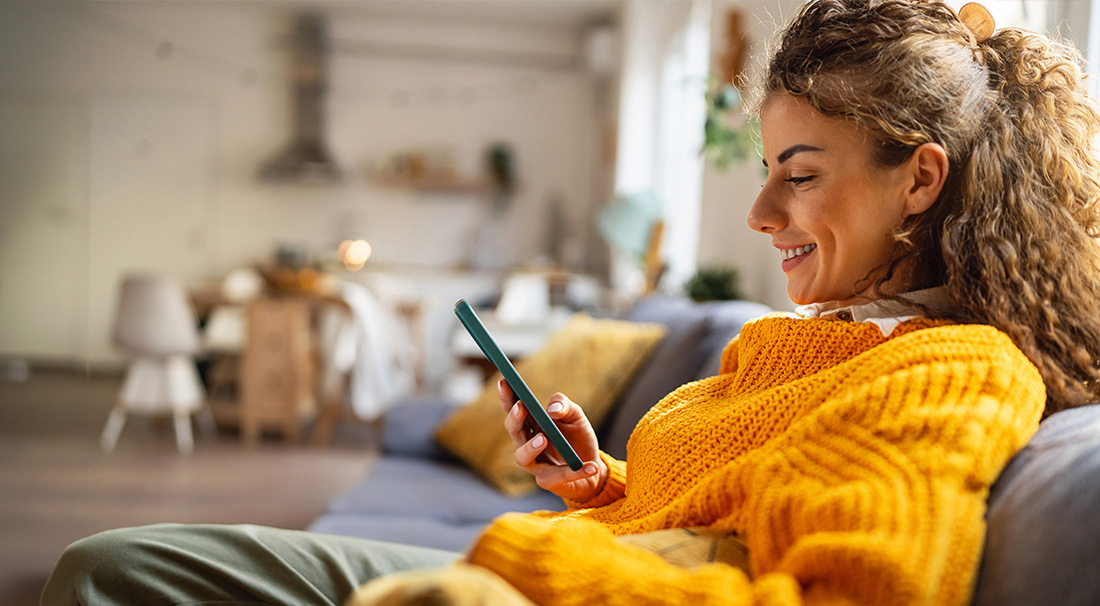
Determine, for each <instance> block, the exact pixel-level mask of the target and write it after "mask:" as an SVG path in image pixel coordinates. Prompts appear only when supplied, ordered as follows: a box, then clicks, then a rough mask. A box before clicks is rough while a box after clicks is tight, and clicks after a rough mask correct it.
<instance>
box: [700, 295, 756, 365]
mask: <svg viewBox="0 0 1100 606" xmlns="http://www.w3.org/2000/svg"><path fill="white" fill-rule="evenodd" d="M703 306H704V307H705V308H706V312H707V321H708V322H709V323H710V328H709V329H708V331H707V338H706V340H704V341H703V350H704V351H706V356H707V357H706V359H705V360H704V361H703V365H702V366H701V367H700V369H699V373H698V374H697V375H696V376H695V379H696V380H698V379H705V378H707V377H713V376H714V375H716V374H718V369H719V367H720V366H721V365H722V350H724V349H725V348H726V345H727V344H728V343H729V342H730V341H732V340H733V338H734V337H736V336H737V335H739V334H741V327H743V326H744V325H745V322H748V321H749V320H755V319H757V318H760V317H763V316H766V315H768V314H770V313H772V312H773V311H775V310H773V309H772V308H770V307H768V306H767V305H764V304H762V303H753V302H752V301H712V302H709V303H704V304H703Z"/></svg>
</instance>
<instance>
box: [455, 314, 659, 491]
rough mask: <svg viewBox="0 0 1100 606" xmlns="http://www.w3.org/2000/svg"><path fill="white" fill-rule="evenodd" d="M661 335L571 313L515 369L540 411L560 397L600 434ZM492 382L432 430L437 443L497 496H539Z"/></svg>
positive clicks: (649, 327)
mask: <svg viewBox="0 0 1100 606" xmlns="http://www.w3.org/2000/svg"><path fill="white" fill-rule="evenodd" d="M665 332H667V329H666V328H665V327H664V326H661V325H660V324H643V323H638V322H624V321H621V320H607V319H595V318H591V317H588V316H585V315H583V314H577V315H575V316H574V317H573V318H572V319H571V320H570V321H569V323H568V324H567V325H566V326H565V327H564V328H562V329H561V330H559V331H557V332H556V333H554V334H553V335H551V336H550V339H549V340H548V341H547V342H546V344H545V345H544V346H543V347H542V348H541V349H540V350H539V351H538V352H536V353H535V354H534V355H532V356H530V357H528V358H525V359H523V360H521V361H520V362H519V363H518V364H517V365H516V368H517V370H518V371H519V373H520V374H521V375H522V376H523V378H524V380H525V381H526V382H527V384H528V386H529V387H530V388H531V391H533V392H534V394H535V397H537V398H538V399H539V400H540V401H541V402H542V403H543V405H544V406H545V405H546V401H547V399H548V398H549V397H550V396H551V395H553V394H554V393H556V392H559V391H560V392H563V393H565V394H567V395H569V397H570V398H572V399H573V400H574V401H575V402H577V403H578V404H580V405H581V406H582V407H584V411H585V414H586V415H587V416H588V419H589V421H591V422H592V425H593V426H594V427H596V428H599V426H600V423H601V421H602V420H603V419H605V418H606V416H607V415H608V413H609V412H610V410H611V407H612V404H614V402H615V401H616V400H617V398H618V396H619V394H620V393H622V391H623V389H625V388H626V386H627V385H628V384H629V382H630V381H631V379H633V377H634V374H635V373H636V372H637V371H638V370H639V369H640V368H641V366H642V364H643V363H644V362H645V360H646V359H647V358H648V357H649V354H650V352H651V351H652V350H653V348H654V347H655V346H656V345H657V343H659V342H660V340H661V339H662V337H664V334H665ZM499 378H500V375H499V373H497V375H496V376H495V377H494V378H492V379H490V380H489V382H488V384H487V385H486V387H485V390H484V391H483V392H482V393H481V395H480V396H478V397H477V399H475V400H474V401H473V402H470V403H469V404H467V405H466V406H463V407H461V408H460V409H458V410H457V411H455V412H454V413H453V414H451V415H449V416H448V417H447V418H446V419H445V420H444V421H443V423H441V424H440V425H439V427H438V429H437V431H436V439H438V440H439V442H440V443H441V444H442V445H443V447H444V448H446V449H447V450H449V451H450V452H452V453H454V454H455V455H456V456H458V457H459V458H460V459H462V460H463V461H465V462H466V463H467V464H468V465H470V467H471V468H473V469H475V470H476V471H478V473H480V474H481V475H482V477H484V478H485V479H486V480H488V481H489V482H490V483H491V484H492V485H494V486H496V487H497V488H498V489H500V490H501V491H502V492H505V493H507V494H513V495H518V494H524V493H528V492H532V491H535V490H538V486H537V485H536V484H535V479H534V477H533V476H531V475H530V474H528V473H527V472H526V471H524V470H523V469H522V468H520V467H519V466H518V465H516V463H515V461H514V460H513V458H512V455H513V453H514V452H515V445H514V444H513V442H512V438H511V436H509V435H508V434H507V433H506V432H505V431H504V415H505V413H504V411H503V410H501V408H500V401H499V396H498V395H497V385H496V384H497V380H498V379H499Z"/></svg>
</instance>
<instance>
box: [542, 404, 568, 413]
mask: <svg viewBox="0 0 1100 606" xmlns="http://www.w3.org/2000/svg"><path fill="white" fill-rule="evenodd" d="M562 410H565V407H564V406H562V405H561V402H551V403H550V405H549V406H547V407H546V412H561V411H562Z"/></svg>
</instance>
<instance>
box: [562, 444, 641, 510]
mask: <svg viewBox="0 0 1100 606" xmlns="http://www.w3.org/2000/svg"><path fill="white" fill-rule="evenodd" d="M600 458H601V459H603V462H604V464H605V465H607V471H608V475H607V482H606V483H604V485H603V488H602V489H600V492H599V494H597V495H596V496H594V497H592V498H591V499H589V500H587V501H584V502H580V501H574V500H572V499H564V501H565V505H566V507H568V508H569V509H581V508H585V509H587V508H591V507H603V506H605V505H610V504H612V503H614V502H615V501H618V500H619V499H621V498H623V496H624V495H625V494H626V461H620V460H618V459H616V458H615V457H613V456H611V455H609V454H607V453H606V452H604V451H602V450H601V451H600Z"/></svg>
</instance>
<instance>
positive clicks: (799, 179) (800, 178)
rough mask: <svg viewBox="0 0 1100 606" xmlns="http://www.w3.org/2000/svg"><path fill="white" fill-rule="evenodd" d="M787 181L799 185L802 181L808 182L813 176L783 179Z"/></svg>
mask: <svg viewBox="0 0 1100 606" xmlns="http://www.w3.org/2000/svg"><path fill="white" fill-rule="evenodd" d="M783 180H784V181H786V182H787V183H793V184H795V185H801V184H803V183H809V182H810V181H812V180H813V177H788V178H786V179H783Z"/></svg>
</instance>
